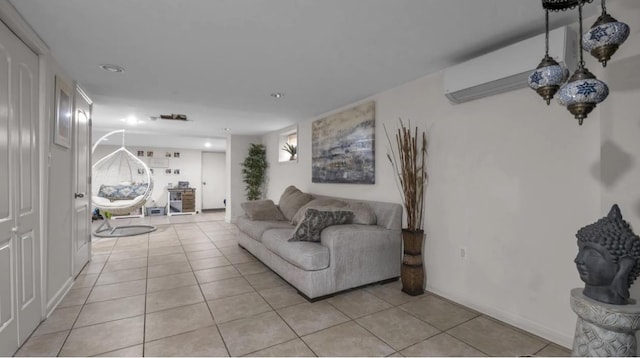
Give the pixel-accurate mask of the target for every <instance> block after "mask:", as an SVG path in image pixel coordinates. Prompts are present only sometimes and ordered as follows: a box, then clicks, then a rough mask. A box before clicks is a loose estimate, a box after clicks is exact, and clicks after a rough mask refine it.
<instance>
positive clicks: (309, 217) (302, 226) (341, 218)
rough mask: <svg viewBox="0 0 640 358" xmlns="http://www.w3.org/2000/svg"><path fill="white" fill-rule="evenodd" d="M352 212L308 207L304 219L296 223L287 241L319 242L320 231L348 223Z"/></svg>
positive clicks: (351, 218) (351, 217)
mask: <svg viewBox="0 0 640 358" xmlns="http://www.w3.org/2000/svg"><path fill="white" fill-rule="evenodd" d="M352 220H353V212H351V211H346V210H318V209H313V208H308V209H307V212H306V213H305V216H304V219H303V220H302V221H300V223H298V226H296V229H295V230H294V231H293V236H292V237H291V238H290V239H289V241H313V242H320V233H321V232H322V230H324V228H326V227H328V226H331V225H342V224H348V223H350V222H351V221H352Z"/></svg>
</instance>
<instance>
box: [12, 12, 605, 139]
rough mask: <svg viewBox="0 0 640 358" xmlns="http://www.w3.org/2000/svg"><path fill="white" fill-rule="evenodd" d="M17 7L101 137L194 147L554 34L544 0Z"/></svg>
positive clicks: (555, 19)
mask: <svg viewBox="0 0 640 358" xmlns="http://www.w3.org/2000/svg"><path fill="white" fill-rule="evenodd" d="M11 2H12V3H13V5H14V6H15V7H16V8H17V10H18V11H19V12H20V13H21V14H22V16H23V17H24V18H25V19H26V21H27V22H28V23H29V24H31V26H32V27H33V29H34V30H35V31H36V32H37V33H38V34H39V35H40V36H41V37H42V39H43V40H44V41H45V42H46V43H47V44H48V46H49V47H50V49H51V52H52V55H53V57H54V58H55V59H56V60H57V61H58V63H59V64H60V65H61V67H62V68H63V69H64V70H65V71H66V72H67V73H68V74H69V75H70V76H71V77H72V78H74V79H75V80H77V81H78V82H79V83H80V84H81V86H83V88H84V89H85V91H87V92H88V93H89V94H90V96H91V97H92V99H93V101H94V128H95V129H96V130H98V131H102V132H105V131H107V130H108V129H119V128H123V127H124V128H127V129H129V130H130V131H133V132H139V134H140V136H144V135H147V136H156V135H158V134H164V135H166V134H170V135H172V136H183V137H185V138H188V140H186V142H187V144H189V143H195V142H196V141H195V140H189V138H190V139H194V138H195V139H198V140H201V141H207V140H213V139H215V138H224V137H225V136H226V135H227V134H228V133H231V134H263V133H266V132H269V131H273V130H277V129H280V128H283V127H285V126H287V125H290V124H292V123H295V122H298V121H302V120H307V119H309V118H311V117H314V116H317V115H319V114H322V113H324V112H327V111H330V110H333V109H335V108H338V107H341V106H344V105H346V104H349V103H352V102H354V101H358V100H360V99H363V98H366V97H368V96H370V95H372V94H375V93H378V92H381V91H383V90H386V89H389V88H393V87H395V86H398V85H400V84H402V83H406V82H408V81H411V80H413V79H417V78H419V77H422V76H425V75H427V74H430V73H434V72H437V71H439V70H441V69H443V68H446V67H448V66H450V65H452V64H456V63H459V62H461V61H463V60H466V59H469V58H472V57H474V56H477V55H479V54H481V53H484V52H487V51H490V50H493V49H496V48H499V47H501V46H504V45H506V44H509V43H512V42H515V41H518V40H521V39H524V38H527V37H530V36H532V35H535V34H539V33H541V32H542V31H543V30H544V12H543V10H542V6H541V2H540V0H90V1H87V0H11ZM597 10H598V5H596V4H590V5H587V7H586V9H585V11H586V14H587V15H593V14H595V13H596V12H597ZM576 13H577V11H572V12H563V13H559V14H558V13H554V14H552V15H551V21H552V27H557V26H560V25H563V24H567V23H570V22H573V21H575V20H576V19H575V18H576V16H577V14H576ZM542 55H543V49H542V48H541V49H540V58H541V57H542ZM506 60H508V59H506ZM538 61H539V59H538V58H535V59H532V62H533V63H536V64H537V62H538ZM105 63H107V64H116V65H120V66H122V67H124V68H125V69H126V71H125V72H124V73H107V72H105V71H103V70H101V69H99V68H98V66H99V65H100V64H105ZM272 92H283V93H285V96H284V97H283V98H281V99H278V100H276V99H274V98H272V97H271V96H270V94H271V93H272ZM161 113H163V114H164V113H179V114H186V115H188V117H189V119H190V121H188V122H185V123H176V122H173V121H166V120H156V121H151V120H149V117H151V116H158V115H159V114H161ZM129 116H134V117H135V118H137V119H139V120H140V122H141V123H139V124H137V125H135V126H130V125H127V124H125V123H123V122H121V119H123V118H127V117H129ZM225 127H226V128H230V132H226V131H224V129H223V128H225ZM95 137H97V136H95V135H94V138H95ZM197 145H198V146H201V144H200V143H198V144H197ZM194 146H195V144H194Z"/></svg>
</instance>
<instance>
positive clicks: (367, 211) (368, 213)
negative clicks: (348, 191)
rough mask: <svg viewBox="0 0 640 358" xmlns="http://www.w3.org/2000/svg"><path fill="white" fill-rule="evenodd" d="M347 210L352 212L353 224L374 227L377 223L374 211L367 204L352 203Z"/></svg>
mask: <svg viewBox="0 0 640 358" xmlns="http://www.w3.org/2000/svg"><path fill="white" fill-rule="evenodd" d="M347 209H349V210H350V211H353V224H362V225H375V224H377V223H378V220H377V219H378V218H377V217H376V213H375V211H373V208H371V206H370V205H369V204H367V203H362V202H358V201H354V202H351V203H349V204H348V206H347Z"/></svg>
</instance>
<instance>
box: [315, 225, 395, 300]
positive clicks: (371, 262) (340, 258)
mask: <svg viewBox="0 0 640 358" xmlns="http://www.w3.org/2000/svg"><path fill="white" fill-rule="evenodd" d="M401 235H402V234H401V230H400V229H396V230H388V229H385V228H384V227H381V226H378V225H355V224H350V225H334V226H330V227H328V228H326V229H324V230H323V231H322V234H321V244H322V245H324V246H326V247H328V248H329V255H330V256H329V257H330V258H329V260H330V263H329V265H330V268H331V269H332V270H334V277H335V280H336V288H337V289H338V290H342V289H346V288H351V287H357V286H361V285H365V284H368V283H371V282H376V281H381V280H385V279H389V278H393V277H398V276H400V265H401V263H402V236H401Z"/></svg>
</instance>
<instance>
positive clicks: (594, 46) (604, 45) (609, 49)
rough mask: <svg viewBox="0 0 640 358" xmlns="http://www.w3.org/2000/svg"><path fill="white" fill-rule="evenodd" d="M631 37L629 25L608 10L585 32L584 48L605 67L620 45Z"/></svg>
mask: <svg viewBox="0 0 640 358" xmlns="http://www.w3.org/2000/svg"><path fill="white" fill-rule="evenodd" d="M627 37H629V26H628V25H627V24H625V23H624V22H619V21H617V20H616V19H614V18H613V17H611V16H609V14H607V13H606V12H605V13H603V14H602V15H601V16H600V17H598V20H597V21H596V22H595V23H594V24H593V26H592V27H591V29H590V30H589V31H588V32H587V33H586V34H584V36H583V39H582V48H583V49H584V50H585V51H589V53H591V55H592V56H593V57H595V58H597V59H598V61H600V62H601V63H602V65H603V66H604V67H606V66H607V61H609V60H610V59H611V56H612V55H613V54H614V53H615V52H616V50H617V49H618V47H619V46H620V45H622V43H623V42H624V41H625V40H626V39H627Z"/></svg>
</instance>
